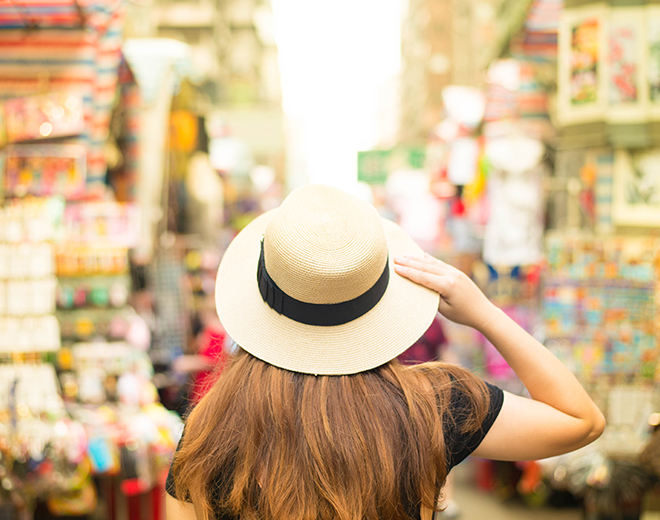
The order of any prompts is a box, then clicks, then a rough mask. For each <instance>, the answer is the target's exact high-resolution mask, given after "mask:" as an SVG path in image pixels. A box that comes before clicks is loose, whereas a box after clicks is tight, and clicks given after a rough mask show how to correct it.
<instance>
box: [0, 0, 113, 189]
mask: <svg viewBox="0 0 660 520" xmlns="http://www.w3.org/2000/svg"><path fill="white" fill-rule="evenodd" d="M124 11H125V9H124V3H123V1H122V0H91V1H84V2H67V1H62V2H55V3H48V4H43V3H40V2H36V1H34V0H22V1H21V2H20V3H8V4H2V5H0V48H1V49H2V52H0V75H2V78H3V82H2V84H1V85H0V99H2V98H4V99H8V100H9V99H11V98H21V99H13V100H10V101H9V107H10V114H11V119H10V115H9V113H8V116H7V123H8V124H11V131H10V133H11V138H12V139H14V140H23V139H26V138H28V137H29V136H34V135H37V136H38V138H40V139H42V138H48V139H50V138H53V137H56V136H67V137H66V138H65V139H64V141H63V143H58V144H79V145H82V146H84V147H85V149H86V172H87V177H86V178H87V187H88V189H92V190H99V189H102V182H103V181H104V178H105V173H106V161H105V154H104V146H105V142H106V140H107V137H108V131H109V124H110V113H111V110H112V107H113V105H114V102H115V88H116V85H117V68H118V65H119V59H120V54H119V48H120V44H121V40H122V27H123V20H124ZM26 28H29V29H30V30H28V31H26V30H25V29H26ZM74 99H75V100H76V103H75V106H74V102H73V100H74ZM62 100H63V102H62ZM81 100H82V105H80V104H79V102H80V101H81ZM81 111H82V117H83V120H84V125H81V124H80V112H81ZM8 130H9V129H8ZM69 136H75V137H69Z"/></svg>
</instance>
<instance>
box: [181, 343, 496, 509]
mask: <svg viewBox="0 0 660 520" xmlns="http://www.w3.org/2000/svg"><path fill="white" fill-rule="evenodd" d="M452 388H454V389H455V391H462V392H464V393H465V394H466V396H468V403H469V404H468V410H469V411H470V412H471V413H469V414H468V420H467V422H464V423H462V429H463V431H465V432H468V431H475V430H477V429H478V428H479V426H480V425H481V422H482V421H483V418H484V416H485V414H486V413H487V406H488V391H487V389H486V387H485V385H484V384H483V382H481V380H480V379H478V378H477V377H475V376H474V375H472V374H470V373H469V372H467V371H466V370H464V369H461V368H459V367H456V366H452V365H448V364H443V363H425V364H422V365H417V366H411V367H407V366H403V365H401V364H399V363H398V362H397V361H391V362H390V363H387V364H385V365H383V366H381V367H378V368H375V369H373V370H370V371H367V372H361V373H358V374H354V375H347V376H313V375H307V374H299V373H295V372H290V371H288V370H283V369H280V368H277V367H275V366H273V365H269V364H268V363H265V362H263V361H261V360H259V359H257V358H255V357H253V356H252V355H250V354H248V353H247V352H245V351H243V350H239V352H238V353H237V354H236V356H235V357H234V359H233V360H232V362H231V363H230V365H229V366H227V367H226V368H225V369H224V371H223V373H222V374H221V376H220V377H219V379H218V381H217V382H216V383H215V385H214V387H213V388H212V389H211V391H210V392H209V393H208V394H207V395H206V396H205V397H204V398H203V399H202V400H201V402H200V403H199V404H198V405H197V406H196V407H195V408H194V409H193V411H192V412H191V413H190V416H189V417H188V418H187V420H186V428H185V435H184V438H183V441H182V444H181V447H180V449H179V451H178V452H177V455H176V456H175V459H174V462H173V465H172V474H173V476H174V483H175V492H176V496H177V497H178V498H179V499H188V500H190V501H191V502H193V504H195V505H196V507H197V509H198V510H199V511H201V512H202V513H203V515H204V518H205V519H208V518H213V515H214V514H220V515H230V516H235V517H240V518H241V520H282V519H287V520H289V519H296V520H297V519H300V520H331V519H332V520H335V519H339V520H354V519H360V520H362V519H364V520H383V519H392V520H394V519H407V518H409V515H410V511H409V509H408V510H406V507H405V505H406V504H408V507H410V505H413V506H416V507H417V510H418V511H419V507H420V506H422V507H424V508H426V509H429V510H433V509H435V508H436V502H437V499H438V493H439V490H440V488H441V487H442V485H443V484H444V482H445V479H446V477H447V470H446V455H445V442H444V438H443V423H446V421H453V420H454V418H453V417H451V416H450V414H449V413H448V408H447V405H448V402H449V399H450V393H451V391H452Z"/></svg>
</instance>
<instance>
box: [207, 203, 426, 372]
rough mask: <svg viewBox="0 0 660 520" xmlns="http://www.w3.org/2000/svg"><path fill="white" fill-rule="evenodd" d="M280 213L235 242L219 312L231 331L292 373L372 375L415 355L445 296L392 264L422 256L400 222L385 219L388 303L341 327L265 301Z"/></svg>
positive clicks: (223, 271) (220, 285)
mask: <svg viewBox="0 0 660 520" xmlns="http://www.w3.org/2000/svg"><path fill="white" fill-rule="evenodd" d="M276 211H277V209H275V210H271V211H269V212H267V213H264V214H263V215H261V216H259V217H257V218H256V219H255V220H253V221H252V222H251V223H250V224H249V225H248V226H246V227H245V229H243V231H241V232H240V233H239V234H238V235H237V236H236V237H235V238H234V240H233V241H232V242H231V244H230V245H229V247H228V248H227V251H226V252H225V254H224V256H223V258H222V262H221V263H220V267H219V269H218V276H217V283H216V289H215V299H216V308H217V311H218V316H219V317H220V321H221V322H222V324H223V326H224V327H225V329H226V331H227V334H229V336H230V337H231V338H232V339H233V340H234V341H235V342H236V343H237V344H238V345H239V346H240V347H241V348H243V349H244V350H246V351H247V352H249V353H250V354H252V355H253V356H255V357H257V358H259V359H261V360H262V361H265V362H267V363H270V364H272V365H275V366H277V367H280V368H284V369H286V370H291V371H293V372H302V373H306V374H315V375H345V374H355V373H358V372H363V371H366V370H371V369H372V368H376V367H378V366H380V365H383V364H385V363H387V362H388V361H390V360H392V359H394V358H395V357H396V356H398V355H399V354H401V353H402V352H404V351H405V350H407V349H408V348H409V347H410V346H411V345H413V343H415V342H416V341H417V340H418V339H419V338H420V337H421V336H422V334H423V333H424V332H425V331H426V330H427V329H428V327H429V326H430V325H431V323H432V322H433V319H434V317H435V315H436V312H437V309H438V303H439V295H438V293H436V292H435V291H431V290H429V289H427V288H425V287H422V286H421V285H418V284H416V283H413V282H411V281H410V280H408V279H406V278H404V277H402V276H399V275H398V274H396V272H395V271H394V266H393V262H392V259H393V257H394V256H397V255H422V254H423V251H422V249H421V248H420V247H419V246H418V245H417V244H416V243H415V242H414V241H413V240H412V239H411V238H410V237H409V236H408V235H407V234H406V233H405V232H404V231H403V230H402V229H401V228H400V227H399V226H397V225H396V224H394V223H393V222H391V221H389V220H385V219H382V224H383V227H384V229H385V235H386V239H387V246H388V251H389V269H390V280H389V283H388V286H387V290H386V291H385V294H384V295H383V297H382V299H381V300H380V301H379V302H378V304H376V306H375V307H374V308H372V309H371V310H370V311H368V312H367V313H366V314H364V315H363V316H361V317H359V318H357V319H355V320H353V321H350V322H348V323H345V324H343V325H336V326H315V325H306V324H303V323H298V322H296V321H294V320H292V319H290V318H287V317H286V316H283V315H281V314H278V313H277V312H276V311H275V310H273V309H272V308H270V307H269V306H268V304H267V303H265V302H264V301H263V299H262V297H261V294H260V292H259V287H258V284H257V265H258V261H259V254H260V251H261V240H262V238H263V236H264V231H265V229H266V226H267V225H268V222H269V221H270V220H271V218H272V217H273V214H274V212H276Z"/></svg>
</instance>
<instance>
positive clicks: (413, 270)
mask: <svg viewBox="0 0 660 520" xmlns="http://www.w3.org/2000/svg"><path fill="white" fill-rule="evenodd" d="M394 262H395V270H396V272H397V273H398V274H400V275H401V276H404V277H406V278H409V279H410V280H412V281H413V282H416V283H419V284H421V285H424V286H425V287H428V288H429V289H432V290H434V291H437V292H438V293H439V294H440V305H439V308H438V310H439V311H440V313H442V314H443V315H444V316H445V317H446V318H448V319H450V320H452V321H454V322H456V323H459V324H461V325H467V326H469V327H472V328H474V329H476V330H478V331H479V332H481V333H482V334H483V335H484V336H485V337H486V338H487V339H488V340H489V341H490V342H491V343H492V344H493V345H494V346H495V348H497V350H498V351H499V352H500V353H501V354H502V356H503V357H504V359H505V360H506V361H507V363H508V364H509V365H510V366H511V368H512V369H513V370H514V372H515V373H516V375H517V376H518V377H519V378H520V380H521V381H522V382H523V384H524V385H525V387H526V388H527V390H528V392H529V394H530V396H531V399H528V398H524V397H519V396H516V395H513V394H510V393H507V392H505V394H504V404H503V406H502V410H501V412H500V414H499V415H498V417H497V419H496V420H495V423H494V424H493V426H492V428H491V429H490V431H489V432H488V434H487V435H486V437H485V438H484V440H483V441H482V442H481V444H480V445H479V447H478V448H477V449H476V450H475V452H474V455H476V456H478V457H483V458H489V459H496V460H537V459H543V458H546V457H551V456H554V455H560V454H562V453H566V452H569V451H573V450H575V449H578V448H581V447H582V446H585V445H587V444H589V443H590V442H593V441H594V440H595V439H597V438H598V437H599V436H600V434H601V433H602V432H603V429H604V427H605V418H604V417H603V414H602V413H601V411H600V410H599V409H598V407H597V406H596V405H595V404H594V402H593V401H592V400H591V398H590V397H589V395H588V394H587V392H586V391H585V390H584V388H582V385H580V383H579V382H578V380H577V379H576V378H575V376H574V375H573V374H572V373H571V372H570V370H569V369H568V368H566V366H565V365H564V364H563V363H562V362H561V361H559V360H558V359H557V358H556V357H555V356H554V355H553V354H552V353H551V352H550V351H549V350H548V349H546V348H545V347H544V346H543V345H542V344H541V343H539V342H538V341H537V340H536V339H534V338H533V337H532V336H531V335H529V334H528V333H527V332H525V331H524V330H523V329H522V328H521V327H520V326H518V325H517V324H516V323H515V322H514V321H513V320H512V319H510V318H509V317H508V316H506V314H504V312H502V311H501V310H500V309H498V308H497V307H496V306H495V305H493V304H492V303H491V302H490V301H489V300H488V298H486V296H484V294H483V293H482V292H481V291H480V290H479V288H478V287H477V286H476V285H475V284H474V283H473V282H472V280H470V278H469V277H468V276H466V275H465V274H464V273H462V272H461V271H459V270H458V269H456V268H454V267H452V266H450V265H448V264H446V263H444V262H442V261H440V260H437V259H436V258H433V257H432V256H430V255H424V256H423V257H396V258H394Z"/></svg>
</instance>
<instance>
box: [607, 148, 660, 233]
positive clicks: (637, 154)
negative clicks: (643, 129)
mask: <svg viewBox="0 0 660 520" xmlns="http://www.w3.org/2000/svg"><path fill="white" fill-rule="evenodd" d="M613 199H614V200H613V207H612V212H613V215H612V217H613V220H614V223H615V224H616V225H619V226H643V227H660V149H658V148H653V149H645V150H638V151H637V150H635V151H632V150H617V151H616V153H615V154H614V197H613Z"/></svg>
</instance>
